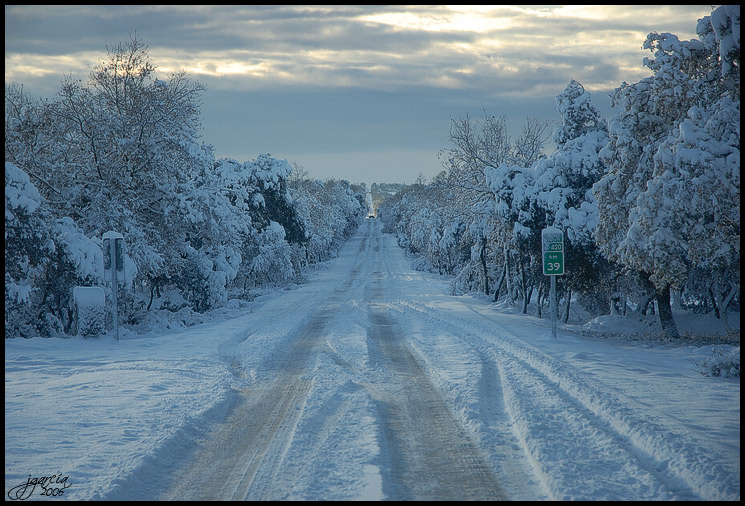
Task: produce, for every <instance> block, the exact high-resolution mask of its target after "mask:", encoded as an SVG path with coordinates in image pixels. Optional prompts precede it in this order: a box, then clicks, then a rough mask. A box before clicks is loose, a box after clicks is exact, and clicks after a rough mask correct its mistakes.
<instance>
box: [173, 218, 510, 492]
mask: <svg viewBox="0 0 745 506" xmlns="http://www.w3.org/2000/svg"><path fill="white" fill-rule="evenodd" d="M350 243H351V244H348V245H347V247H350V246H352V245H356V255H355V257H356V258H355V261H354V262H353V263H351V269H348V270H347V272H346V276H345V277H343V278H342V279H341V282H339V283H338V284H337V285H336V286H335V287H333V290H329V293H319V294H318V295H317V297H315V298H313V299H312V300H308V301H307V307H301V308H298V307H294V308H287V311H305V312H307V313H308V316H307V317H306V318H304V319H303V321H302V323H301V324H300V325H299V326H298V327H297V328H293V329H291V331H290V332H289V334H290V335H291V336H292V338H291V339H290V340H288V344H289V346H288V347H287V348H286V349H284V350H282V353H281V354H278V357H277V359H276V361H275V362H274V363H271V364H267V365H266V368H265V370H263V371H262V373H261V376H262V378H261V380H260V381H256V382H255V383H254V384H253V385H252V386H251V387H250V388H247V389H246V390H245V391H244V392H243V395H242V396H241V400H240V402H239V403H238V405H237V406H235V408H234V409H233V410H232V412H231V414H230V415H229V417H228V419H227V420H226V422H225V423H224V424H221V425H219V426H218V427H217V428H216V429H215V430H214V431H213V432H212V433H211V434H210V437H209V438H208V439H207V440H205V441H203V442H202V444H201V445H200V448H199V451H198V452H197V454H196V455H195V458H194V460H193V461H192V462H190V463H189V465H188V466H186V467H185V468H184V469H181V470H179V471H178V472H177V473H175V475H176V478H175V479H174V486H173V487H172V488H171V489H170V490H168V491H166V492H165V493H164V495H163V497H162V498H163V499H183V498H187V497H188V498H189V499H191V500H199V499H218V500H220V499H234V500H245V499H249V500H251V499H278V498H279V499H281V498H290V497H292V495H291V494H289V492H290V491H291V490H292V489H293V484H294V483H297V482H298V481H306V480H307V481H313V480H314V479H316V478H314V477H313V476H312V473H321V474H323V473H325V472H326V471H327V470H326V469H324V468H323V466H319V465H318V464H319V463H318V462H315V463H313V462H310V461H308V462H306V464H307V465H305V466H299V465H298V463H289V462H287V461H286V458H287V456H288V455H290V454H292V453H293V448H292V447H293V445H295V444H297V445H300V446H303V447H317V448H320V447H321V446H322V445H325V444H334V443H335V441H334V438H337V441H336V443H337V444H349V442H350V438H349V437H345V436H344V435H343V433H345V432H348V433H354V432H355V431H356V430H357V427H355V426H354V425H355V424H356V423H357V419H356V418H357V414H355V413H353V412H352V411H353V409H354V406H344V405H343V404H344V401H343V399H342V397H340V396H338V398H337V400H336V402H335V404H336V406H334V408H333V409H328V410H327V411H326V412H325V413H321V414H320V415H315V420H314V421H313V423H312V426H313V427H315V428H317V430H316V431H315V434H313V433H311V432H312V431H308V430H304V431H302V434H299V426H300V425H301V424H306V425H307V423H306V422H305V421H304V420H303V418H304V414H305V413H304V410H303V407H304V406H305V405H306V403H307V398H308V396H309V395H313V391H314V388H313V387H314V385H322V384H325V383H327V382H328V381H331V382H334V381H338V376H339V374H338V373H337V372H329V374H330V375H331V376H332V377H331V378H324V377H323V375H324V374H325V372H328V369H325V368H323V367H317V363H318V358H319V355H326V356H328V355H329V354H330V355H331V356H332V359H333V360H334V361H335V364H336V365H337V366H338V367H341V368H344V369H346V370H347V371H348V372H349V373H351V375H352V377H353V379H352V382H349V381H345V383H344V384H342V385H332V386H331V387H329V388H330V389H331V390H337V391H338V390H341V392H342V393H343V391H344V389H345V388H346V389H364V390H365V391H366V392H367V393H369V399H370V400H371V403H370V404H371V406H373V407H374V409H372V410H371V411H370V415H371V417H372V418H374V419H375V420H374V423H372V422H371V423H370V424H369V425H370V426H375V428H376V430H375V432H376V434H375V438H374V439H375V446H376V448H375V450H376V452H377V460H376V462H375V463H374V464H367V468H368V469H367V473H368V476H367V478H366V479H367V480H368V481H371V482H372V483H373V485H375V486H376V487H377V488H378V489H379V492H380V491H382V493H383V494H384V497H385V498H388V499H422V500H423V499H441V500H445V499H476V500H479V499H480V500H487V499H505V498H506V496H505V494H504V492H503V491H502V488H501V486H500V480H499V476H497V474H496V473H495V471H494V469H492V467H491V466H490V465H489V464H488V463H487V461H486V459H485V458H484V456H483V455H482V453H481V452H480V450H479V447H478V445H477V444H476V443H475V442H474V441H472V439H471V437H470V436H469V434H468V432H467V430H466V429H464V428H463V427H462V426H461V425H460V424H459V422H458V420H457V419H456V418H455V417H454V415H453V414H452V412H451V410H450V408H449V407H448V405H447V404H446V402H445V401H444V400H443V397H442V395H441V394H440V392H439V390H438V389H437V387H436V386H435V385H434V384H433V383H432V381H431V379H430V378H429V377H428V376H427V374H426V372H425V370H424V369H423V368H422V366H421V365H420V363H419V361H418V360H417V358H416V356H415V355H414V353H412V351H411V350H410V349H409V347H408V345H407V339H406V336H404V335H402V333H401V331H400V330H399V328H398V323H397V318H400V315H395V314H393V312H392V311H391V310H390V309H389V308H388V306H387V304H386V302H387V301H386V293H394V292H395V290H393V289H392V288H391V289H388V286H387V285H388V284H389V283H391V281H392V280H394V279H396V277H397V275H398V274H399V273H396V272H393V271H392V270H391V268H390V267H389V264H388V262H387V258H386V254H387V252H386V251H385V248H384V247H383V241H382V235H381V231H380V223H379V221H378V220H367V221H365V222H364V223H363V225H362V227H361V230H360V231H359V232H358V234H357V236H355V237H354V238H353V239H351V240H350ZM350 307H354V308H355V309H357V311H356V312H355V317H357V318H359V320H360V321H357V322H356V323H357V324H358V325H359V326H361V327H362V328H363V330H364V332H359V331H356V332H352V333H351V335H350V339H359V340H360V343H359V344H360V345H361V346H363V347H365V348H366V349H367V354H368V356H367V357H366V358H365V360H364V361H363V365H362V367H360V366H358V365H355V364H353V363H350V362H347V361H345V359H344V358H343V357H342V356H341V355H339V354H338V353H334V351H333V350H331V349H330V347H329V336H339V335H341V334H344V333H345V332H346V330H347V329H348V327H349V324H350V319H351V318H352V316H350ZM250 335H251V334H250ZM250 335H249V336H247V338H248V337H250ZM357 362H360V361H359V360H358V361H357ZM235 368H236V370H237V371H239V370H240V368H241V364H238V363H237V364H235ZM357 397H359V396H357ZM332 404H333V403H332ZM345 414H348V415H349V416H345ZM299 436H301V437H299ZM313 439H315V440H313ZM351 439H352V442H353V443H354V441H355V439H354V438H351ZM327 453H328V452H323V453H322V455H321V456H323V455H326V454H327ZM319 454H321V452H320V451H319V452H317V453H316V456H318V455H319ZM313 456H314V455H313V454H312V453H311V454H310V455H309V457H310V460H311V461H312V460H313ZM363 467H365V466H363ZM379 492H378V497H377V498H380V496H379ZM370 497H375V496H374V495H373V496H370Z"/></svg>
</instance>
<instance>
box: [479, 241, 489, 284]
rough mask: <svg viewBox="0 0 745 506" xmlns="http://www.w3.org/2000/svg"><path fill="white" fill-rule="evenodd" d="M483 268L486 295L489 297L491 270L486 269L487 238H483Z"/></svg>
mask: <svg viewBox="0 0 745 506" xmlns="http://www.w3.org/2000/svg"><path fill="white" fill-rule="evenodd" d="M479 257H480V258H481V267H482V268H483V269H484V293H485V294H486V296H487V297H488V296H489V270H488V269H487V268H486V237H482V238H481V253H479Z"/></svg>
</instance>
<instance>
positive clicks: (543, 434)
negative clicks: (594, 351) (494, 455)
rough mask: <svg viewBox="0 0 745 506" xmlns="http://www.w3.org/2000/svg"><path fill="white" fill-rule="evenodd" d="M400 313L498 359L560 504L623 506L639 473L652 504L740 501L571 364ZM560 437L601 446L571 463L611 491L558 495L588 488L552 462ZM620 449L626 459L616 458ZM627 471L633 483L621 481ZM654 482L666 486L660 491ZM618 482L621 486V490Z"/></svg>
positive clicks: (538, 464) (511, 402)
mask: <svg viewBox="0 0 745 506" xmlns="http://www.w3.org/2000/svg"><path fill="white" fill-rule="evenodd" d="M463 305H464V306H466V307H468V308H469V309H471V310H472V311H474V312H475V313H476V314H478V315H480V316H482V317H483V318H485V319H486V320H488V321H489V322H490V324H491V325H494V324H497V325H498V323H497V322H495V321H494V320H493V319H492V318H489V317H486V316H484V315H481V313H479V312H478V311H476V310H475V309H473V308H470V306H467V305H465V304H463ZM397 306H399V307H400V308H401V310H402V311H404V312H407V311H408V312H414V313H418V314H426V315H427V317H428V318H430V319H432V320H434V321H437V322H438V325H440V326H444V327H447V328H449V329H450V331H451V332H452V333H453V335H455V336H461V337H462V338H465V339H463V340H464V342H465V341H466V339H467V340H468V343H470V344H471V345H475V344H476V343H479V348H481V349H482V351H483V352H484V353H492V355H493V357H494V361H495V362H496V364H497V366H498V370H499V373H500V378H501V383H502V387H503V390H504V397H505V400H506V401H507V404H508V406H509V409H510V412H511V415H512V417H513V419H514V420H515V422H516V425H515V427H516V428H517V429H518V431H519V435H520V438H521V440H522V444H523V446H524V448H525V449H526V452H527V453H528V456H529V458H530V460H531V463H532V464H533V465H534V467H535V468H536V469H537V470H539V472H540V473H542V475H543V480H544V485H545V486H546V487H547V490H548V492H549V493H550V494H551V496H552V497H553V498H554V499H563V498H571V499H582V498H586V499H596V498H599V497H606V498H608V499H624V498H625V497H626V494H624V489H626V490H629V489H630V488H631V487H634V486H635V484H634V482H635V481H638V480H637V479H636V478H634V476H635V474H638V472H637V473H635V472H634V471H633V469H634V468H638V469H642V470H644V472H646V473H647V474H648V475H649V477H650V479H649V480H644V481H645V483H637V484H636V485H638V486H641V487H644V488H643V490H645V491H646V492H647V493H648V495H649V497H650V498H653V499H667V500H669V499H699V500H700V499H704V500H721V499H727V498H731V497H733V496H734V495H733V494H737V495H739V492H736V491H735V488H736V484H725V486H724V487H721V484H712V480H711V479H710V478H711V476H712V475H713V474H720V473H716V472H715V470H716V469H718V467H719V464H718V463H716V462H715V461H713V460H711V459H708V458H707V457H706V456H705V455H703V454H694V453H693V452H691V451H690V449H689V445H688V444H682V443H681V436H679V435H676V434H671V433H667V432H665V431H663V430H662V429H660V428H659V427H657V426H656V425H655V424H654V423H653V422H649V421H648V420H646V419H644V418H643V417H642V416H639V415H637V414H635V413H632V412H631V410H630V409H628V408H627V407H626V406H624V405H623V403H621V402H620V401H618V400H617V399H615V398H614V397H613V394H612V393H610V392H607V391H604V390H603V389H602V386H600V385H594V384H593V382H592V380H590V379H589V378H586V377H583V376H582V375H581V373H579V372H578V371H575V370H573V369H572V368H571V367H569V366H567V365H566V364H563V363H562V362H560V361H558V360H556V359H554V358H552V357H550V356H548V355H545V354H544V353H542V352H540V351H539V350H537V349H535V348H533V347H532V346H530V345H529V344H528V343H524V342H522V341H520V340H518V339H517V338H509V337H507V336H506V335H504V332H503V333H502V334H501V335H500V336H499V337H497V338H496V339H495V337H494V330H493V329H486V328H481V327H480V326H479V325H478V324H476V323H475V322H473V321H468V320H463V319H458V321H457V325H456V324H454V323H453V322H452V321H450V320H446V319H445V318H443V317H442V316H440V315H439V314H438V313H437V310H436V309H435V308H433V307H428V306H427V305H423V304H415V303H412V302H409V301H398V302H397ZM466 329H467V330H466ZM547 411H548V412H554V413H556V417H557V418H556V419H554V420H545V419H541V418H540V416H539V415H536V414H535V413H539V414H540V413H545V412H547ZM560 418H562V419H561V420H559V419H560ZM567 434H569V435H567ZM554 435H556V437H559V438H563V439H564V445H565V446H564V447H568V448H576V449H577V452H582V451H583V447H582V445H583V444H584V445H589V446H590V447H592V446H597V444H596V443H595V442H594V441H597V442H599V443H600V446H599V447H598V448H597V449H596V451H594V452H593V451H590V452H586V453H585V454H584V455H582V456H580V455H578V454H575V455H568V456H567V457H566V458H572V459H573V460H576V461H580V462H579V464H581V461H582V460H583V459H584V460H586V461H587V462H590V463H592V464H587V465H584V466H583V467H584V468H585V470H586V472H588V473H597V472H598V471H597V466H602V468H603V469H604V470H605V471H607V472H606V473H605V475H606V476H608V477H607V479H605V480H602V479H599V481H598V483H599V484H600V485H599V486H601V487H602V483H603V481H605V483H606V484H608V486H607V488H608V490H603V489H602V488H601V489H600V490H595V491H592V490H589V489H588V488H587V487H590V486H592V481H593V480H592V479H590V480H588V482H589V483H588V484H586V485H585V488H583V489H580V490H575V491H570V490H563V489H560V488H557V486H558V485H557V484H560V483H563V482H569V483H571V482H572V481H581V480H582V476H581V475H580V474H579V468H571V467H562V466H560V465H558V464H554V463H551V462H550V461H552V460H553V459H555V451H556V448H558V447H559V445H554V444H553V443H554V442H555V440H552V437H553V436H554ZM603 445H605V446H604V447H603ZM616 449H621V450H622V452H623V453H617V452H615V453H614V451H615V450H616ZM603 452H610V453H611V454H613V455H614V457H613V458H611V459H609V460H606V461H603V458H601V457H599V456H600V455H601V454H602V453H603ZM624 470H625V475H626V478H622V477H621V475H620V474H619V473H621V472H624ZM690 470H693V471H692V472H691V471H690ZM605 471H604V472H605ZM614 472H615V473H616V474H615V475H614V474H612V473H614ZM720 475H721V474H720ZM595 479H596V480H598V477H597V476H596V478H595ZM655 481H656V482H657V483H658V484H659V485H655V483H654V482H655ZM615 482H618V487H616V488H614V487H615V485H614V483H615ZM722 488H723V489H724V490H722ZM635 490H638V489H635ZM671 490H677V491H678V492H677V493H674V492H671ZM577 494H579V495H577ZM567 495H569V496H567Z"/></svg>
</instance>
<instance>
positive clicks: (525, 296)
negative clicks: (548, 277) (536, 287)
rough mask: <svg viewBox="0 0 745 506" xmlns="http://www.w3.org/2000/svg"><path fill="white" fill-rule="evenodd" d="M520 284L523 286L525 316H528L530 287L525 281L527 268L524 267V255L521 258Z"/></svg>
mask: <svg viewBox="0 0 745 506" xmlns="http://www.w3.org/2000/svg"><path fill="white" fill-rule="evenodd" d="M520 283H521V285H522V288H521V289H522V292H523V314H528V287H527V286H526V285H527V282H526V280H525V266H524V265H523V259H522V255H521V258H520Z"/></svg>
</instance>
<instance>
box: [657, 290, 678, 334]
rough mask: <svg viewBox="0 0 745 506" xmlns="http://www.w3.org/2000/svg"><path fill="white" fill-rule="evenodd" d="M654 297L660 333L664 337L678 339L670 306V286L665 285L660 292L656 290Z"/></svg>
mask: <svg viewBox="0 0 745 506" xmlns="http://www.w3.org/2000/svg"><path fill="white" fill-rule="evenodd" d="M656 297H657V307H658V310H657V313H658V314H659V316H660V325H661V326H662V333H663V334H664V335H665V337H668V338H671V339H679V338H680V334H679V333H678V327H676V325H675V320H674V319H673V310H672V307H671V306H670V286H669V285H667V286H665V288H663V289H662V290H657V293H656Z"/></svg>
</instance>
